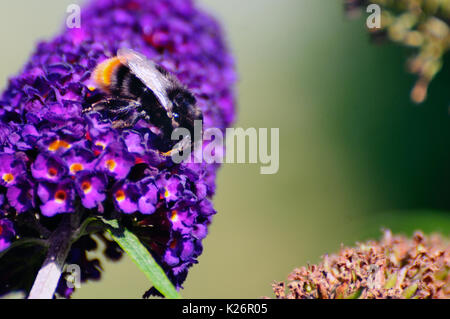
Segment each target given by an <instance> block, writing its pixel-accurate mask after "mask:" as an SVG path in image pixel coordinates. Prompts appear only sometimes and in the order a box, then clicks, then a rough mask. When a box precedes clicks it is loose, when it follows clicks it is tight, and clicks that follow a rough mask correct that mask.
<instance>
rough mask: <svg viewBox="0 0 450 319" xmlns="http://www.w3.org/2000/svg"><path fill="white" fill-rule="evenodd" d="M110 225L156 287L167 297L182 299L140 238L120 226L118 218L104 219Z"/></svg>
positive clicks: (113, 232) (124, 247)
mask: <svg viewBox="0 0 450 319" xmlns="http://www.w3.org/2000/svg"><path fill="white" fill-rule="evenodd" d="M103 222H104V223H105V224H107V225H108V226H109V227H108V228H107V230H108V232H109V233H110V234H111V236H112V238H113V239H114V240H115V241H116V242H117V244H119V246H120V247H121V248H122V249H123V250H124V251H125V252H126V253H127V254H128V256H130V257H131V259H132V260H133V261H134V263H135V264H136V265H137V266H138V267H139V269H141V271H142V272H143V273H144V274H145V275H146V276H147V277H148V279H150V281H151V282H152V283H153V285H154V286H155V288H156V289H158V291H159V292H160V293H162V294H163V295H164V296H165V297H166V298H171V299H180V298H181V296H180V294H179V293H178V292H177V290H176V289H175V287H174V286H173V285H172V283H171V282H170V280H169V278H167V276H166V274H165V273H164V271H163V269H162V268H161V266H159V265H158V263H157V262H156V261H155V259H153V257H152V255H151V254H150V253H149V252H148V250H147V249H146V248H145V247H144V246H143V245H142V243H141V242H140V241H139V239H138V238H137V237H136V236H135V235H134V234H133V233H132V232H130V231H129V230H128V229H126V228H124V227H121V226H119V223H118V221H117V220H115V219H114V220H103Z"/></svg>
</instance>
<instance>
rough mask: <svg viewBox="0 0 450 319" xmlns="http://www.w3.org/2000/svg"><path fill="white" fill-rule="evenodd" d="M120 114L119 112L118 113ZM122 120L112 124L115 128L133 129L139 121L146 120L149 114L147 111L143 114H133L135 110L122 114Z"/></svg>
mask: <svg viewBox="0 0 450 319" xmlns="http://www.w3.org/2000/svg"><path fill="white" fill-rule="evenodd" d="M118 113H119V112H118ZM120 115H122V118H119V119H117V120H114V121H113V122H112V127H113V128H128V127H133V126H134V125H135V124H136V123H137V121H138V120H139V119H141V118H145V117H146V116H147V114H146V113H145V111H142V112H135V111H134V112H133V110H131V111H130V110H126V111H125V112H124V113H122V114H120Z"/></svg>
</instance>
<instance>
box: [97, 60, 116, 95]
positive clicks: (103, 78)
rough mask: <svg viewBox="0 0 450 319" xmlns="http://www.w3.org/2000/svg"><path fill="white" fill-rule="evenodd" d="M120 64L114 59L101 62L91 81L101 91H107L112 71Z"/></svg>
mask: <svg viewBox="0 0 450 319" xmlns="http://www.w3.org/2000/svg"><path fill="white" fill-rule="evenodd" d="M120 64H121V62H120V60H119V58H117V57H114V58H111V59H108V60H105V61H103V62H101V63H100V64H99V65H97V67H96V68H95V70H94V76H93V79H94V81H95V83H96V84H97V85H99V86H100V87H101V88H103V89H108V88H109V86H110V85H111V78H112V75H113V73H114V70H116V68H117V67H118V66H119V65H120Z"/></svg>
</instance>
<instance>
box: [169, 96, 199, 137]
mask: <svg viewBox="0 0 450 319" xmlns="http://www.w3.org/2000/svg"><path fill="white" fill-rule="evenodd" d="M168 96H169V99H170V100H171V101H172V105H173V107H172V126H173V128H177V127H183V128H186V129H188V130H189V132H190V134H191V138H192V139H193V138H194V122H195V121H203V114H202V111H201V110H200V108H199V107H198V106H197V105H196V102H197V101H196V99H195V97H194V96H193V95H192V93H191V92H189V91H188V90H186V89H184V88H177V89H174V90H173V91H171V92H169V94H168ZM194 142H195V141H194Z"/></svg>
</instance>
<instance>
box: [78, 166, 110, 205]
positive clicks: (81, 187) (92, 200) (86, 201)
mask: <svg viewBox="0 0 450 319" xmlns="http://www.w3.org/2000/svg"><path fill="white" fill-rule="evenodd" d="M75 186H76V189H77V193H78V196H80V198H81V203H82V205H83V206H84V207H86V208H88V209H91V208H95V207H97V206H98V205H100V204H101V202H103V201H104V200H105V198H106V195H105V191H106V186H107V179H106V176H105V175H104V174H102V173H93V172H82V173H79V174H77V177H76V180H75Z"/></svg>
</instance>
